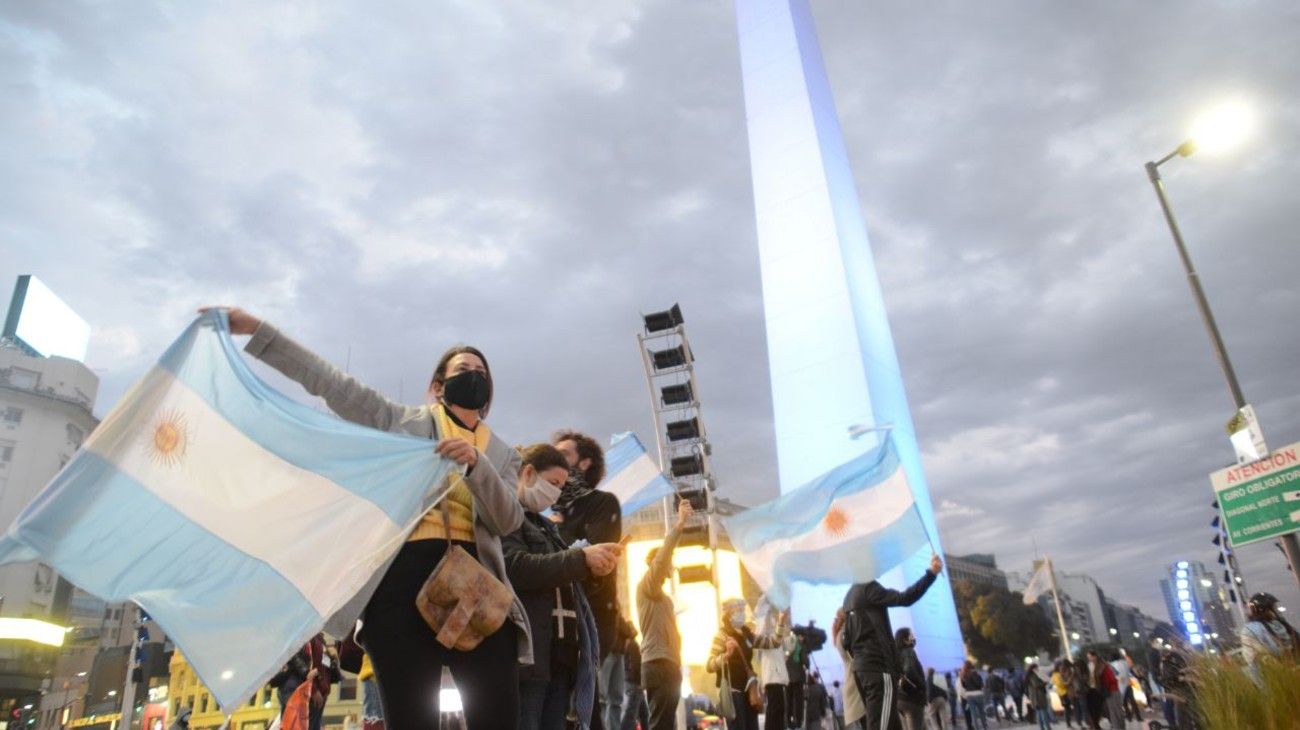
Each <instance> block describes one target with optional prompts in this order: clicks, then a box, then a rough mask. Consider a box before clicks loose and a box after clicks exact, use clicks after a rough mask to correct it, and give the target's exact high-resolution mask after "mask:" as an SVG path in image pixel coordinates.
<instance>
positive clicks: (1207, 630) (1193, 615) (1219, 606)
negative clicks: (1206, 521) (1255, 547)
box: [1160, 560, 1238, 648]
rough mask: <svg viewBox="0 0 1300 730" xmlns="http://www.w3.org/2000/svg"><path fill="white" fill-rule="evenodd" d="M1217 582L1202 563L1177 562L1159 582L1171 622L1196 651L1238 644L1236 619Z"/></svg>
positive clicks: (1211, 572) (1214, 576)
mask: <svg viewBox="0 0 1300 730" xmlns="http://www.w3.org/2000/svg"><path fill="white" fill-rule="evenodd" d="M1217 578H1218V576H1216V575H1215V574H1214V572H1213V571H1211V570H1209V569H1207V568H1206V567H1205V565H1204V564H1203V563H1200V562H1197V561H1188V560H1180V561H1178V562H1175V563H1173V564H1172V565H1170V566H1169V576H1168V577H1167V578H1162V579H1160V592H1161V593H1162V594H1163V595H1164V599H1165V607H1166V609H1167V610H1168V611H1169V619H1170V621H1172V622H1173V625H1174V627H1175V628H1176V629H1177V630H1178V632H1179V633H1180V634H1182V635H1183V638H1185V639H1186V640H1187V641H1188V642H1189V643H1191V644H1192V645H1193V646H1196V647H1200V646H1204V645H1206V644H1211V645H1215V646H1222V647H1225V648H1231V647H1232V646H1234V645H1235V644H1236V641H1237V625H1238V624H1237V618H1236V616H1235V615H1233V612H1232V608H1231V606H1230V605H1229V601H1228V597H1227V596H1226V595H1225V592H1224V590H1223V589H1222V588H1221V587H1220V585H1219V582H1218V580H1217Z"/></svg>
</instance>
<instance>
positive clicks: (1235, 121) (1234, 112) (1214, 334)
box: [1146, 103, 1300, 581]
mask: <svg viewBox="0 0 1300 730" xmlns="http://www.w3.org/2000/svg"><path fill="white" fill-rule="evenodd" d="M1253 126H1254V125H1253V120H1252V118H1251V114H1250V112H1249V110H1248V109H1247V108H1246V107H1245V106H1244V105H1242V104H1240V103H1234V104H1226V105H1223V106H1219V107H1217V108H1215V109H1213V110H1211V111H1209V112H1207V113H1206V114H1204V115H1202V116H1201V117H1200V118H1198V120H1197V121H1196V123H1195V124H1194V125H1193V127H1192V130H1193V132H1192V136H1191V137H1190V138H1188V139H1187V140H1185V141H1184V142H1183V143H1182V144H1180V145H1178V147H1177V148H1176V149H1174V151H1173V152H1170V153H1169V154H1167V155H1165V156H1164V157H1161V158H1160V159H1159V160H1156V161H1155V162H1148V163H1146V171H1147V177H1148V178H1149V179H1150V180H1151V185H1152V186H1153V187H1155V189H1156V197H1157V198H1158V199H1159V200H1160V209H1161V210H1162V211H1164V214H1165V222H1166V223H1168V224H1169V233H1170V234H1172V235H1173V238H1174V246H1175V247H1176V248H1177V249H1178V257H1179V258H1180V259H1182V262H1183V270H1184V271H1185V272H1186V273H1187V285H1188V286H1189V287H1191V290H1192V298H1193V299H1195V300H1196V307H1197V309H1198V310H1199V311H1200V313H1201V320H1202V321H1203V322H1204V323H1205V331H1206V333H1207V334H1208V335H1209V336H1210V343H1211V344H1212V345H1213V346H1214V354H1215V356H1216V357H1217V358H1218V360H1219V368H1220V369H1222V370H1223V377H1224V379H1225V380H1226V381H1227V382H1228V390H1229V392H1231V393H1232V400H1233V403H1235V404H1236V406H1237V414H1238V415H1240V414H1242V412H1243V409H1245V408H1246V407H1247V405H1246V397H1245V396H1244V395H1243V394H1242V392H1241V385H1240V384H1239V383H1238V382H1237V373H1236V372H1235V371H1234V370H1233V369H1232V361H1231V360H1229V359H1228V350H1227V348H1225V347H1224V346H1223V338H1222V337H1221V336H1220V335H1219V326H1218V325H1217V324H1215V322H1214V314H1213V313H1211V312H1210V303H1209V302H1208V301H1206V299H1205V291H1204V290H1203V289H1202V288H1201V279H1200V277H1199V276H1197V274H1196V268H1195V267H1194V266H1192V259H1191V257H1190V256H1188V254H1187V246H1186V245H1185V244H1184V243H1183V234H1182V231H1181V230H1179V228H1178V221H1177V220H1175V219H1174V211H1173V208H1171V207H1169V198H1168V197H1167V196H1166V194H1165V184H1164V181H1163V180H1162V179H1161V177H1160V169H1159V168H1160V166H1161V165H1163V164H1165V163H1166V162H1168V161H1170V160H1172V159H1173V158H1175V157H1188V156H1190V155H1191V154H1192V153H1194V152H1196V151H1197V150H1205V151H1207V152H1221V151H1224V150H1226V149H1228V148H1230V147H1232V146H1234V145H1235V144H1237V143H1239V142H1240V141H1241V140H1242V139H1244V138H1245V136H1246V135H1247V134H1249V132H1250V130H1251V128H1252V127H1253ZM1252 428H1253V425H1252ZM1234 445H1235V444H1234ZM1238 448H1240V447H1238ZM1265 455H1266V454H1258V455H1257V456H1258V457H1259V458H1262V457H1263V456H1265ZM1281 542H1282V547H1283V550H1284V551H1285V552H1286V556H1287V562H1289V563H1290V565H1291V572H1292V574H1293V575H1295V577H1296V580H1297V581H1300V540H1297V539H1296V535H1295V533H1291V534H1288V535H1283V536H1282V539H1281Z"/></svg>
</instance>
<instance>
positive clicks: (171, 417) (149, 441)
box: [145, 410, 190, 466]
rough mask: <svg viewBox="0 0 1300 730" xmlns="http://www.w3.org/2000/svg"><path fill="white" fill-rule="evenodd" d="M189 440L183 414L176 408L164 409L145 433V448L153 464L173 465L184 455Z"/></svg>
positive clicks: (188, 430) (187, 427) (188, 431)
mask: <svg viewBox="0 0 1300 730" xmlns="http://www.w3.org/2000/svg"><path fill="white" fill-rule="evenodd" d="M189 442H190V428H189V424H188V423H187V422H186V420H185V414H183V413H181V412H180V411H177V410H169V411H164V412H162V413H161V414H159V416H158V418H156V419H155V420H154V423H153V428H151V429H149V432H148V433H147V434H146V435H145V449H146V450H148V452H149V458H150V459H151V460H152V461H153V462H154V463H155V464H162V465H163V466H175V465H176V464H178V463H180V460H181V459H182V458H184V457H185V449H186V448H187V447H188V446H189Z"/></svg>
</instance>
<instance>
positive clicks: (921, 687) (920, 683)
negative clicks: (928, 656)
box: [898, 648, 926, 705]
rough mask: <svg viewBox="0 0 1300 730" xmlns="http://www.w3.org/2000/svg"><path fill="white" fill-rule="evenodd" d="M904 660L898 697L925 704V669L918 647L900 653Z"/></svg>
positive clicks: (917, 703)
mask: <svg viewBox="0 0 1300 730" xmlns="http://www.w3.org/2000/svg"><path fill="white" fill-rule="evenodd" d="M899 660H900V661H901V662H902V664H901V667H902V672H901V678H900V679H899V682H898V697H899V699H902V700H907V701H908V702H911V703H912V704H916V705H923V704H925V701H926V696H925V694H926V688H925V670H924V669H923V668H921V658H920V657H918V656H917V655H916V649H911V648H909V649H903V650H902V651H901V652H900V654H899Z"/></svg>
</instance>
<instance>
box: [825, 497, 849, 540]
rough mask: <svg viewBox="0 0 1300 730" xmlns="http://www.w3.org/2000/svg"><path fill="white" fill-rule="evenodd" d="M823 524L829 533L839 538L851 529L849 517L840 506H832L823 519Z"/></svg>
mask: <svg viewBox="0 0 1300 730" xmlns="http://www.w3.org/2000/svg"><path fill="white" fill-rule="evenodd" d="M822 524H823V525H825V526H826V531H827V532H829V533H831V534H832V535H834V536H835V537H839V536H840V535H843V534H844V531H845V530H847V529H849V515H848V513H847V512H845V511H844V510H842V509H840V508H839V507H838V506H835V505H832V506H831V508H830V510H829V511H828V512H827V513H826V516H825V517H823V518H822Z"/></svg>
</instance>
